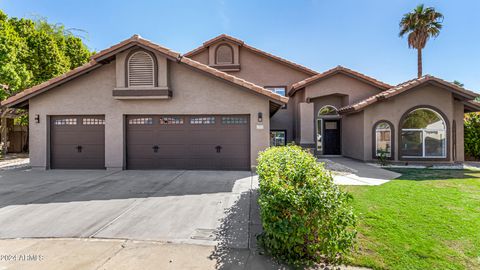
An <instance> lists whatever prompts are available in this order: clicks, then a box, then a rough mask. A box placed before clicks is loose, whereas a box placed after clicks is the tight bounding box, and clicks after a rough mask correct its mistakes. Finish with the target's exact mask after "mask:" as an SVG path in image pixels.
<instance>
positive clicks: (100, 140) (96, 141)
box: [78, 131, 105, 146]
mask: <svg viewBox="0 0 480 270" xmlns="http://www.w3.org/2000/svg"><path fill="white" fill-rule="evenodd" d="M78 141H79V143H80V144H81V145H84V144H89V145H102V146H103V145H105V142H104V141H105V133H103V132H99V131H96V132H94V131H88V132H83V133H82V136H79V138H78Z"/></svg>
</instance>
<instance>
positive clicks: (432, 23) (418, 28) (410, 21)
mask: <svg viewBox="0 0 480 270" xmlns="http://www.w3.org/2000/svg"><path fill="white" fill-rule="evenodd" d="M442 22H443V15H442V13H440V12H437V11H436V10H435V9H434V8H432V7H428V8H425V7H424V6H423V4H422V5H418V6H417V7H416V8H415V9H414V10H413V11H412V12H410V13H407V14H405V15H403V18H402V20H401V21H400V33H399V36H400V37H403V36H404V35H406V34H408V47H409V48H414V49H417V58H418V59H417V60H418V78H420V77H422V50H423V48H425V45H426V44H427V41H428V40H429V39H430V37H434V38H436V37H437V36H438V35H439V34H440V29H442Z"/></svg>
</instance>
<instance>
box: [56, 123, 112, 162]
mask: <svg viewBox="0 0 480 270" xmlns="http://www.w3.org/2000/svg"><path fill="white" fill-rule="evenodd" d="M50 167H51V168H53V169H104V168H105V117H104V116H98V115H97V116H81V115H80V116H50Z"/></svg>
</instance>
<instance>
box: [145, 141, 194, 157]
mask: <svg viewBox="0 0 480 270" xmlns="http://www.w3.org/2000/svg"><path fill="white" fill-rule="evenodd" d="M188 151H189V149H188V146H187V145H185V144H161V145H159V147H158V152H157V153H155V154H154V155H155V156H156V157H159V158H169V157H170V158H185V156H188Z"/></svg>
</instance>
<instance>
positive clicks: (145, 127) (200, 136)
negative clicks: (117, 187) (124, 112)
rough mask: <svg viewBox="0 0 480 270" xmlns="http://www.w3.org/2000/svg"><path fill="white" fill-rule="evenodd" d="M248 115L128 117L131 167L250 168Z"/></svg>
mask: <svg viewBox="0 0 480 270" xmlns="http://www.w3.org/2000/svg"><path fill="white" fill-rule="evenodd" d="M249 122H250V121H249V116H248V115H189V116H186V115H170V116H164V115H155V116H153V115H138V116H137V115H136V116H127V119H126V126H127V128H126V129H127V144H126V146H127V168H128V169H211V170H249V169H250V124H249Z"/></svg>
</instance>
